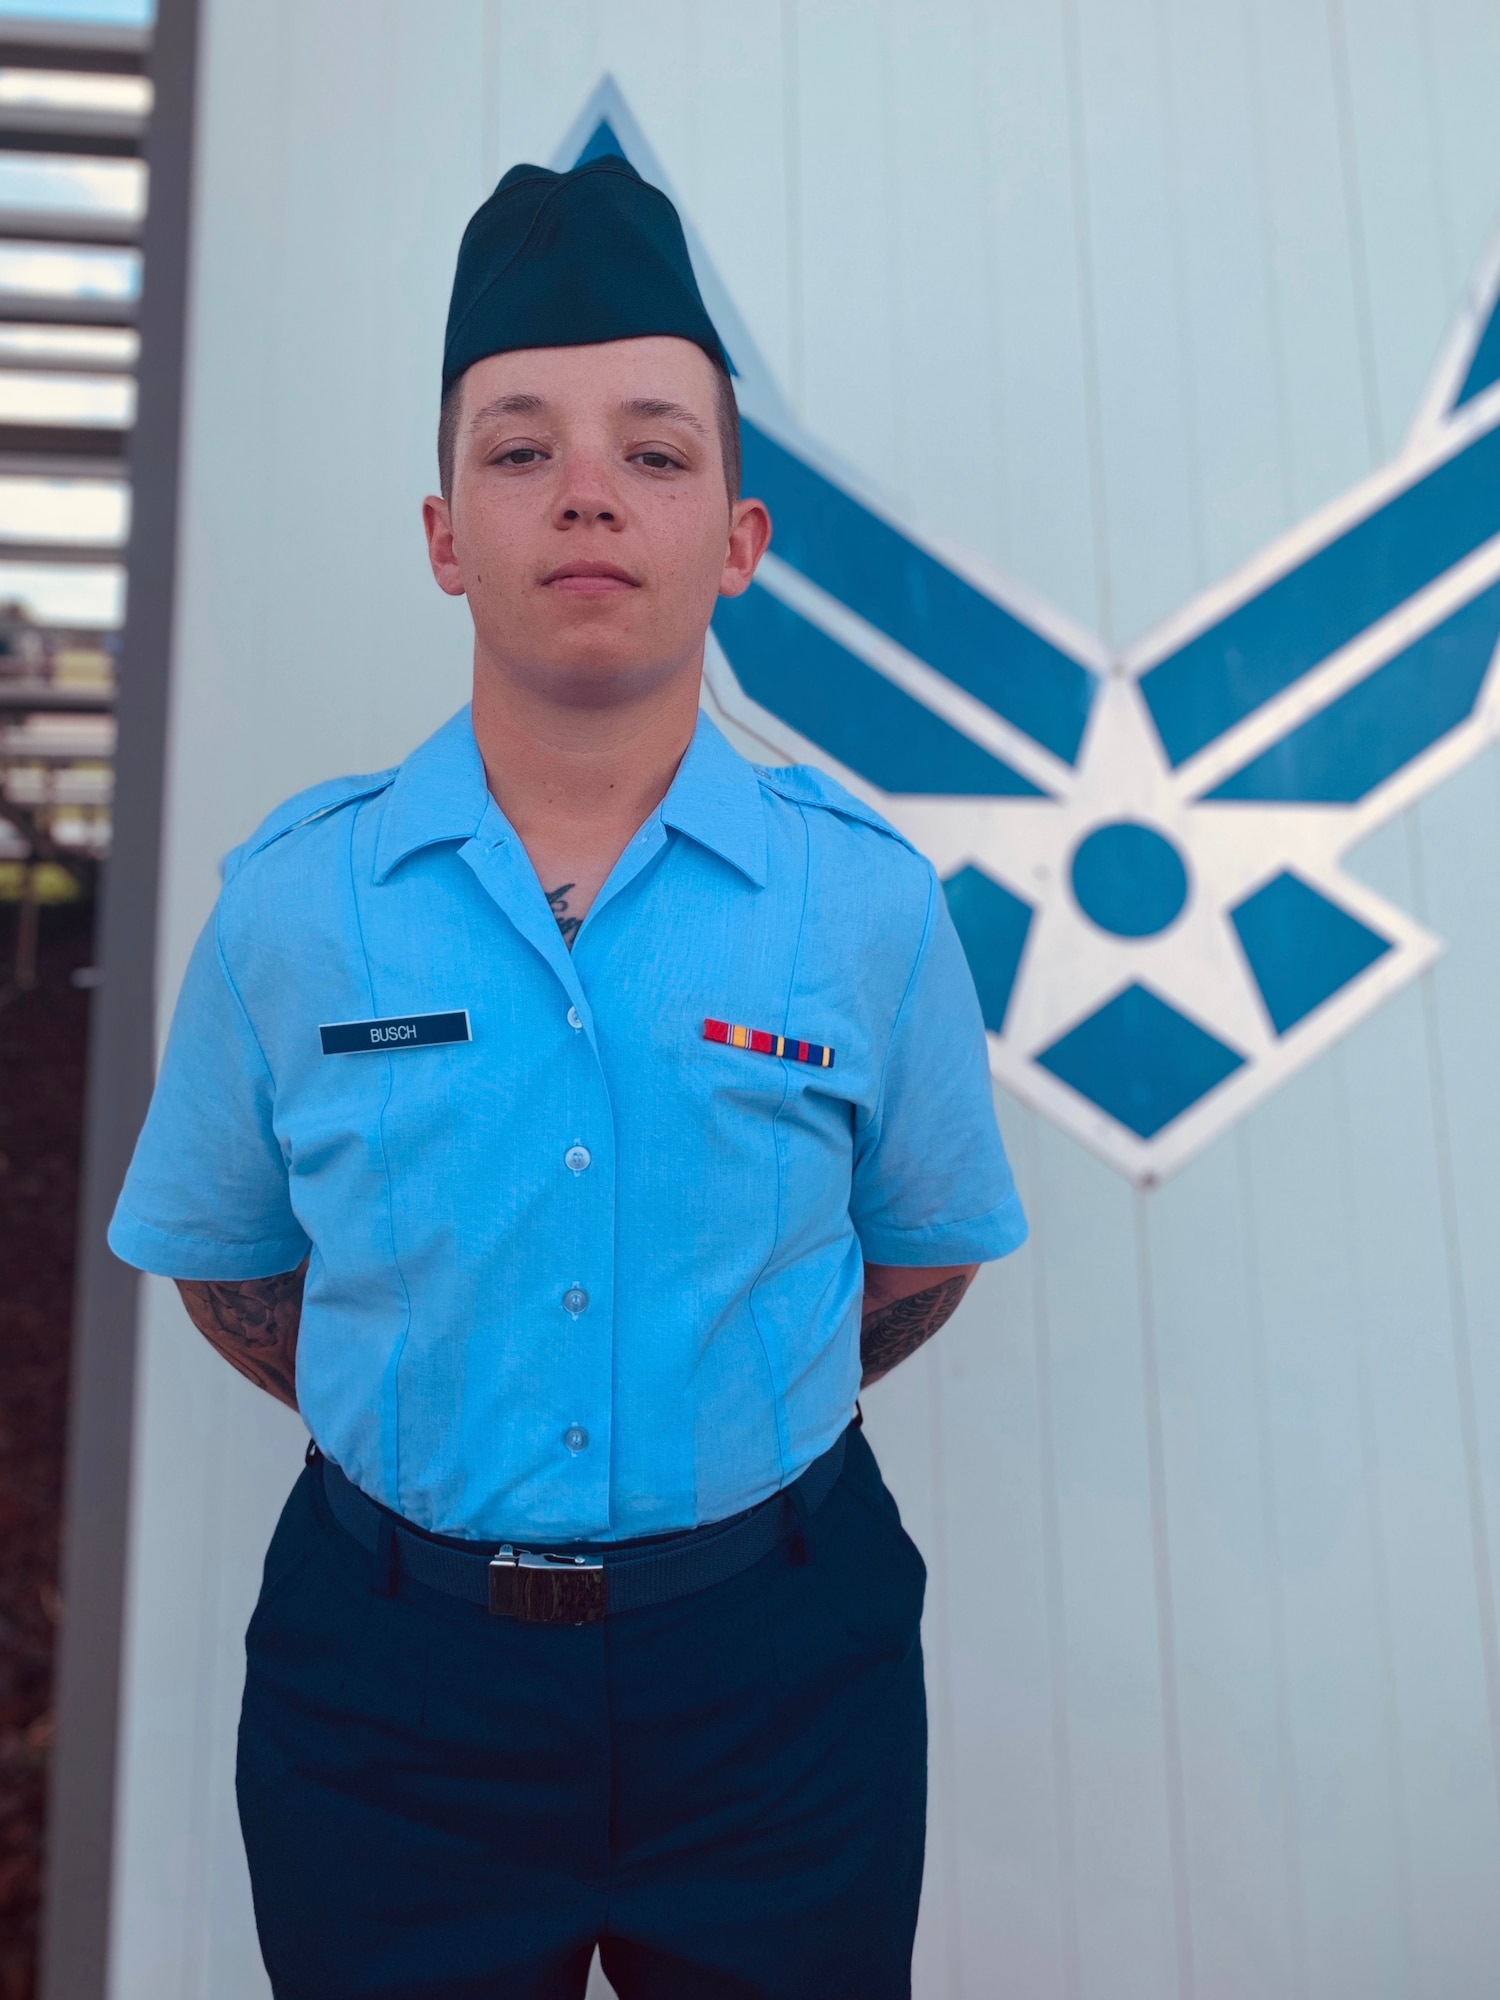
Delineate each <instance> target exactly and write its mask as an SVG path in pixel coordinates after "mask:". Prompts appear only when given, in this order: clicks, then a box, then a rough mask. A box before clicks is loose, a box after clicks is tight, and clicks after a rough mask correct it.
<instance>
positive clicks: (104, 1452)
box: [41, 0, 199, 2000]
mask: <svg viewBox="0 0 1500 2000" xmlns="http://www.w3.org/2000/svg"><path fill="white" fill-rule="evenodd" d="M198 17H199V7H198V0H160V6H159V8H158V13H157V25H156V33H155V38H154V44H153V51H152V60H151V65H150V70H151V76H152V79H153V82H154V84H155V106H154V110H153V113H152V118H151V126H150V136H149V141H148V147H147V159H148V161H149V163H150V175H151V179H150V208H149V211H148V215H147V220H146V231H145V239H144V242H145V274H144V290H143V294H142V300H141V365H140V400H139V406H138V416H137V421H136V427H135V433H134V438H133V442H132V447H131V454H130V472H131V481H132V489H133V498H132V511H131V535H130V546H129V552H128V558H127V560H128V565H129V570H128V573H129V579H130V583H129V590H130V595H129V602H128V605H127V608H126V617H125V631H124V639H123V657H122V668H121V674H120V694H119V719H120V737H119V749H118V753H117V760H116V765H115V772H116V780H115V783H116V789H115V803H114V838H113V846H112V851H111V854H110V858H109V861H108V863H107V865H106V868H105V870H104V879H103V884H102V905H101V910H100V915H99V924H100V945H99V963H100V965H101V966H102V970H103V975H104V976H103V983H102V985H101V986H100V988H99V989H98V991H97V993H96V995H95V998H94V1011H93V1022H92V1028H91V1034H90V1041H89V1083H88V1109H87V1122H86V1127H85V1134H86V1136H85V1148H84V1173H83V1201H82V1213H81V1217H80V1228H79V1240H78V1263H77V1271H78V1279H77V1304H76V1310H75V1316H74V1337H73V1364H72V1384H71V1400H70V1411H69V1423H68V1476H67V1498H66V1514H65V1536H64V1552H63V1606H64V1610H63V1625H62V1633H61V1644H60V1650H59V1655H58V1667H57V1712H58V1740H57V1750H56V1755H55V1758H54V1761H53V1766H52V1774H51V1794H50V1801H49V1817H48V1835H47V1855H48V1860H47V1904H46V1913H45V1919H44V1930H43V1970H42V1983H41V1991H42V1994H43V2000H104V1995H105V1987H106V1980H107V1978H108V1950H109V1931H110V1883H111V1874H112V1863H113V1847H114V1815H115V1783H116V1761H117V1751H118V1739H119V1719H120V1715H119V1694H120V1664H121V1641H122V1636H123V1614H124V1586H125V1558H126V1537H127V1523H128V1518H129V1500H130V1486H131V1441H132V1440H131V1430H132V1421H133V1415H134V1400H135V1349H136V1315H137V1309H138V1303H139V1289H140V1288H139V1284H138V1281H137V1278H136V1275H135V1273H134V1272H133V1271H130V1270H127V1269H126V1267H125V1266H124V1265H123V1264H120V1263H118V1262H116V1260H115V1259H114V1258H113V1257H112V1256H111V1255H110V1253H109V1250H108V1249H107V1247H106V1245H105V1241H104V1231H105V1227H106V1224H107V1223H108V1220H109V1214H110V1210H111V1208H112V1207H113V1204H114V1199H115V1194H116V1192H117V1190H118V1188H119V1185H120V1182H121V1179H122V1178H123V1176H124V1172H125V1168H126V1165H127V1163H128V1161H129V1158H130V1151H131V1148H132V1146H133V1145H134V1142H135V1136H136V1133H137V1131H138V1130H139V1127H140V1123H141V1119H142V1117H143V1116H144V1113H145V1109H146V1104H147V1101H148V1099H149V1096H150V1091H151V1079H152V1069H153V1064H154V1057H155V1016H156V992H155V985H156V979H155V973H156V945H157V902H158V885H159V878H160V870H161V824H162V786H163V779H164V768H165V757H166V735H167V716H168V695H169V685H170V676H171V659H172V631H173V613H174V603H175V591H176V565H177V514H178V476H179V460H180V454H181V440H182V401H183V382H184V365H183V364H184V356H185V346H186V314H187V299H188V260H189V253H190V241H191V223H192V178H193V152H194V110H195V95H196V77H197V56H198Z"/></svg>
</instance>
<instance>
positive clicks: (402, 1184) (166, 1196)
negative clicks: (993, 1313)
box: [109, 709, 1026, 1540]
mask: <svg viewBox="0 0 1500 2000" xmlns="http://www.w3.org/2000/svg"><path fill="white" fill-rule="evenodd" d="M460 1010H466V1011H467V1014H468V1017H469V1024H470V1029H471V1033H472V1039H471V1040H469V1041H467V1042H453V1043H446V1044H442V1045H438V1046H409V1047H398V1048H395V1049H393V1050H391V1051H390V1052H384V1051H381V1052H378V1053H364V1054H352V1055H340V1054H334V1055H325V1054H324V1053H323V1046H322V1041H321V1038H320V1034H319V1029H320V1026H321V1025H322V1024H324V1023H337V1022H359V1021H372V1020H380V1019H390V1018H393V1017H407V1016H419V1015H428V1014H438V1013H443V1012H456V1011H460ZM708 1019H713V1020H719V1021H726V1022H729V1023H731V1024H738V1025H744V1026H747V1027H749V1028H753V1029H762V1030H767V1031H769V1032H770V1033H771V1034H774V1035H785V1036H788V1037H796V1038H798V1039H800V1040H804V1041H807V1042H812V1043H817V1044H820V1045H823V1046H826V1047H829V1048H831V1049H832V1051H833V1062H832V1066H831V1067H829V1068H823V1067H820V1066H815V1065H813V1064H808V1063H799V1062H794V1061H791V1060H787V1059H785V1058H781V1057H778V1056H775V1055H764V1054H758V1053H755V1052H754V1051H752V1050H750V1049H741V1048H736V1047H733V1046H729V1045H725V1044H722V1043H716V1042H713V1041H710V1040H706V1039H705V1037H704V1032H703V1030H704V1022H705V1020H708ZM1025 1234H1026V1224H1025V1220H1024V1218H1023V1216H1022V1213H1021V1206H1020V1203H1019V1201H1018V1199H1017V1196H1016V1191H1015V1187H1014V1185H1013V1183H1012V1180H1011V1175H1010V1169H1009V1167H1008V1166H1007V1164H1006V1158H1005V1151H1004V1148H1003V1146H1002V1144H1001V1141H1000V1135H999V1132H998V1131H997V1129H996V1125H995V1114H994V1107H993V1100H992V1097H991V1092H990V1081H989V1073H988V1065H987V1062H986V1055H985V1043H984V1031H983V1027H982V1024H981V1021H980V1014H979V1007H978V1003H977V1001H976V999H975V994H974V986H973V982H972V980H971V978H970V976H969V970H968V967H967V964H966V963H965V960H964V957H963V952H962V948H961V946H960V945H959V942H958V939H957V936H956V934H955V932H954V929H953V926H952V923H951V922H950V920H949V917H948V912H947V907H946V904H945V902H944V898H943V894H942V891H941V888H940V886H939V884H938V882H937V880H936V878H935V876H934V874H933V871H932V868H931V866H930V865H929V863H928V862H927V861H925V860H924V859H923V858H922V857H921V856H920V855H918V854H917V853H916V852H915V851H914V850H913V849H912V848H911V847H910V846H909V845H908V844H907V842H906V841H904V840H903V839H902V838H901V837H900V836H899V835H898V834H896V833H895V832H894V831H893V830H892V829H891V828H890V827H889V826H887V825H886V823H885V822H884V821H883V820H881V819H880V818H879V817H878V815H876V814H875V813H873V812H872V811H871V810H870V809H869V807H867V806H865V805H863V804H861V803H860V802H859V801H858V800H856V799H854V798H852V797H850V795H849V794H848V793H846V792H845V791H843V790H842V789H841V788H840V787H839V786H838V785H836V784H834V783H833V782H832V780H830V779H828V778H826V777H824V776H822V775H821V774H819V773H818V772H816V771H812V770H807V769H802V768H797V769H792V770H762V769H759V768H758V767H755V766H752V765H750V764H748V763H746V762H745V760H744V759H743V758H741V757H740V756H738V755H737V754H736V753H735V752H734V751H733V750H732V749H731V748H730V746H729V745H728V744H727V743H726V742H725V740H724V738H723V737H722V736H721V735H720V734H719V732H718V731H717V730H716V729H715V728H714V727H713V725H712V724H711V723H710V722H708V721H707V720H706V719H703V720H700V722H699V725H698V729H697V732H696V734H695V736H694V738H693V741H692V744H691V746H690V747H689V749H688V752H687V755H686V756H685V757H684V759H683V761H682V764H681V766H680V768H679V770H678V773H677V776H676V778H675V780H674V782H673V784H672V788H671V790H670V791H669V792H668V794H667V796H666V798H665V799H664V800H663V802H662V804H661V806H660V807H659V808H658V810H657V811H656V812H654V813H653V814H652V815H651V817H650V818H649V819H648V820H647V822H646V823H645V825H644V826H643V827H642V828H641V829H640V831H639V832H638V833H637V834H636V836H635V837H634V839H633V840H632V841H631V842H630V844H629V846H628V847H627V848H626V849H625V852H624V853H623V854H622V855H621V856H620V859H619V861H618V862H617V863H616V865H615V868H614V871H613V873H612V874H611V875H610V877H609V880H608V881H607V882H606V883H605V885H604V887H603V889H602V890H601V891H600V893H599V896H598V898H597V899H596V901H595V903H594V905H593V908H592V909H591V910H590V911H589V914H588V917H587V920H586V921H585V923H584V924H583V927H582V929H581V930H580V931H579V932H578V934H577V937H576V940H575V943H574V948H573V950H572V952H571V953H570V952H569V951H568V949H567V947H566V945H565V944H564V942H563V939H562V937H561V935H560V933H559V931H558V928H557V923H556V920H555V918H554V917H553V914H552V912H551V910H550V909H549V908H548V906H547V900H546V897H545V895H544V894H543V891H542V887H541V885H540V884H539V882H538V880H537V877H536V873H535V870H534V869H533V868H532V865H531V862H530V860H529V858H528V856H527V854H526V850H525V848H524V847H523V846H522V844H521V842H520V840H519V839H518V838H517V836H516V834H515V832H514V830H513V829H512V828H511V826H510V825H509V823H508V822H507V820H506V819H505V817H504V815H503V814H502V813H501V811H500V809H499V807H498V806H497V805H496V804H495V802H494V800H493V799H492V798H491V796H490V794H489V791H488V789H487V787H486V783H485V775H484V767H483V765H482V763H481V762H480V758H479V753H478V750H477V748H476V746H475V742H474V735H473V730H472V728H471V725H470V721H469V714H468V711H467V709H465V710H463V711H462V712H461V713H460V714H458V715H457V716H455V717H454V718H453V720H452V721H451V722H450V723H448V724H447V725H446V727H445V728H443V729H441V730H439V732H438V733H437V735H436V736H434V737H432V738H431V739H430V740H429V741H428V742H427V743H425V744H423V745H422V747H421V748H420V749H419V750H417V751H415V752H414V753H413V755H412V756H410V757H409V758H408V759H407V760H406V762H405V763H404V764H402V765H400V766H399V767H398V768H397V769H396V770H395V771H392V772H384V773H381V774H380V775H378V776H376V777H371V778H347V779H342V780H338V781H335V782H334V783H332V784H329V785H323V786H319V787H317V788H315V789H314V790H313V791H312V792H309V793H304V794H303V795H302V796H301V797H300V798H297V799H294V800H292V801H291V802H290V803H289V804H288V805H286V806H283V807H282V808H281V809H280V810H279V811H278V812H276V813H273V814H272V816H271V817H270V819H268V820H267V821H266V823H265V824H264V825H263V826H262V827H261V829H260V830H259V832H258V833H257V834H256V835H255V836H254V837H253V838H252V839H251V840H249V841H248V842H247V843H246V844H245V845H244V846H243V847H241V848H239V849H237V850H236V851H235V852H234V853H233V854H232V855H231V856H230V857H229V860H228V862H227V863H226V865H225V876H224V888H223V893H222V895H221V896H220V898H219V903H218V907H217V909H216V910H215V912H214V915H213V917H212V918H211V919H210V921H209V923H208V925H207V927H206V929H205V930H204V933H203V935H202V937H201V938H200V939H199V941H198V944H197V947H196V949H195V951H194V953H193V957H192V960H191V962H190V964H189V966H188V970H187V975H186V978H185V979H184V981H183V986H182V993H181V996H180V998H179V1000H178V1003H177V1011H176V1015H175V1018H174V1020H173V1023H172V1031H171V1035H170V1038H169V1040H168V1044H167V1051H166V1056H165V1060H164V1062H163V1066H162V1071H161V1076H160V1078H159V1079H158V1082H157V1086H156V1094H155V1097H154V1098H153V1100H152V1104H151V1110H150V1115H149V1116H148V1118H147V1120H146V1125H145V1129H144V1130H143V1132H142V1134H141V1137H140V1141H139V1143H138V1145H137V1147H136V1153H135V1158H134V1161H133V1162H132V1165H131V1168H130V1173H129V1176H128V1178H127V1180H126V1183H125V1188H124V1192H123V1193H122V1195H121V1197H120V1203H119V1207H118V1208H117V1210H116V1212H115V1217H114V1221H113V1224H112V1225H111V1228H110V1235H109V1240H110V1244H111V1246H112V1248H113V1249H114V1251H115V1253H116V1254H117V1255H118V1256H120V1257H122V1258H123V1259H125V1261H126V1262H128V1263H131V1264H135V1265H138V1266H139V1267H140V1268H141V1269H143V1270H147V1271H157V1272H161V1273H163V1274H165V1275H167V1276H169V1277H177V1278H200V1279H209V1278H221V1279H233V1278H253V1277H267V1276H270V1275H271V1274H273V1273H275V1272H280V1271H289V1270H292V1269H294V1268H295V1266H296V1265H298V1264H299V1263H300V1262H301V1261H302V1259H303V1258H304V1257H308V1256H310V1258H311V1262H310V1265H309V1268H308V1274H307V1287H306V1294H305V1300H304V1304H303V1309H302V1328H301V1334H300V1337H299V1340H298V1347H297V1395H298V1400H299V1403H300V1405H301V1409H302V1413H303V1416H304V1417H305V1419H306V1421H307V1424H308V1426H309V1428H310V1429H311V1431H312V1433H313V1435H314V1437H315V1438H316V1439H317V1441H318V1443H319V1445H320V1446H321V1447H322V1449H323V1450H324V1451H325V1452H326V1453H327V1454H328V1455H329V1457H331V1458H333V1459H334V1460H335V1461H336V1462H337V1463H338V1464H339V1465H341V1466H342V1467H343V1468H344V1470H345V1471H346V1472H347V1473H348V1474H349V1476H350V1478H351V1479H353V1480H354V1481H355V1482H356V1484H357V1485H359V1486H361V1487H363V1489H364V1490H365V1492H367V1493H369V1494H370V1495H372V1496H373V1497H374V1498H375V1499H377V1500H379V1501H382V1502H384V1503H385V1505H387V1506H389V1507H392V1508H394V1509H396V1510H397V1511H398V1512H399V1513H401V1514H403V1515H405V1516H406V1518H407V1519H408V1520H410V1521H414V1522H416V1523H417V1524H418V1525H419V1526H421V1527H424V1528H428V1529H433V1530H437V1531H439V1532H442V1533H447V1534H456V1535H468V1536H474V1537H484V1538H491V1539H496V1540H499V1539H512V1540H514V1539H515V1538H517V1537H518V1536H522V1535H525V1536H531V1537H540V1536H543V1535H545V1536H547V1537H549V1538H551V1539H554V1540H565V1539H576V1540H583V1539H599V1540H604V1539H609V1538H611V1537H623V1536H631V1535H643V1534H653V1533H656V1532H659V1531H666V1530H670V1529H679V1528H685V1527H692V1526H696V1525H698V1524H700V1523H703V1522H706V1521H713V1520H718V1519H722V1518H723V1517H724V1516H726V1515H729V1514H732V1513H735V1512H737V1511H738V1510H739V1509H740V1508H743V1507H748V1506H751V1505H753V1504H754V1503H755V1502H756V1501H759V1500H762V1499H764V1498H765V1497H766V1496H767V1495H768V1494H771V1493H774V1492H775V1491H776V1490H777V1489H778V1488H779V1487H781V1486H783V1485H785V1484H786V1483H787V1482H788V1481H789V1480H792V1479H794V1478H795V1477H796V1476H797V1474H798V1473H799V1472H800V1471H801V1470H802V1469H803V1467H804V1466H806V1465H807V1464H808V1463H809V1462H810V1461H811V1460H812V1459H814V1458H816V1457H817V1456H818V1454H819V1453H820V1452H823V1451H825V1450H826V1449H827V1448H828V1446H829V1445H831V1444H832V1443H833V1441H834V1439H835V1438H836V1437H837V1436H838V1435H839V1433H840V1431H841V1430H842V1429H843V1428H844V1426H845V1425H846V1424H847V1423H848V1422H849V1419H850V1416H851V1414H852V1412H853V1408H854V1397H855V1393H856V1390H857V1389H858V1386H859V1376H860V1363H859V1324H860V1292H861V1283H862V1264H861V1260H862V1258H863V1259H867V1260H868V1261H869V1262H871V1263H876V1264H905V1265H935V1264H965V1263H975V1262H980V1261H983V1260H985V1259H988V1258H993V1257H999V1256H1002V1255H1004V1254H1005V1253H1006V1252H1007V1251H1009V1250H1013V1249H1015V1248H1016V1246H1017V1245H1018V1244H1019V1243H1021V1242H1022V1240H1023V1239H1024V1237H1025ZM585 1295H586V1296H585Z"/></svg>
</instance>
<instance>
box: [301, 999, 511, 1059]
mask: <svg viewBox="0 0 1500 2000" xmlns="http://www.w3.org/2000/svg"><path fill="white" fill-rule="evenodd" d="M318 1033H319V1035H320V1036H321V1037H322V1040H323V1053H324V1055H325V1056H367V1055H378V1054H380V1053H381V1052H382V1051H383V1050H390V1049H433V1048H438V1047H440V1046H441V1045H442V1044H443V1043H444V1042H468V1041H472V1040H473V1037H472V1036H471V1035H470V1033H469V1012H468V1009H467V1008H463V1009H461V1010H460V1011H459V1012H458V1013H456V1014H393V1015H392V1016H391V1017H390V1019H389V1020H386V1021H328V1022H325V1023H324V1024H323V1026H321V1027H320V1028H319V1029H318Z"/></svg>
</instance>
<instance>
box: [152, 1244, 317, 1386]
mask: <svg viewBox="0 0 1500 2000" xmlns="http://www.w3.org/2000/svg"><path fill="white" fill-rule="evenodd" d="M306 1276H307V1265H306V1263H305V1262H303V1263H301V1264H299V1265H298V1266H297V1268H296V1270H295V1271H285V1272H283V1273H282V1275H281V1276H280V1277H278V1278H241V1279H239V1280H238V1281H236V1282H233V1283H230V1282H223V1281H219V1282H215V1281H213V1280H209V1281H206V1282H200V1281H199V1280H198V1279H194V1278H179V1279H178V1280H177V1289H178V1291H179V1292H180V1293H181V1294H182V1303H183V1304H184V1305H185V1306H186V1307H187V1314H188V1318H189V1319H190V1320H191V1321H192V1322H193V1325H194V1326H195V1327H197V1329H198V1331H199V1332H200V1333H201V1334H202V1335H203V1337H204V1339H205V1340H206V1341H207V1342H208V1344H209V1346H210V1347H212V1348H214V1349H216V1351H217V1352H218V1353H220V1354H222V1355H223V1357H224V1359H225V1360H226V1361H227V1362H228V1363H229V1365H230V1367H231V1368H237V1369H238V1370H239V1371H240V1373H241V1374H242V1375H243V1376H245V1377H246V1379H247V1380H248V1381H251V1382H253V1383H254V1384H255V1386H256V1388H257V1389H264V1390H265V1392H266V1394H267V1395H268V1396H274V1397H275V1398H276V1400H277V1402H278V1403H285V1404H287V1406H288V1407H289V1408H291V1409H293V1410H295V1409H296V1407H297V1329H298V1327H299V1326H300V1325H301V1323H302V1283H303V1280H304V1279H305V1278H306Z"/></svg>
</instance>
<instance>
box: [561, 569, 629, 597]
mask: <svg viewBox="0 0 1500 2000" xmlns="http://www.w3.org/2000/svg"><path fill="white" fill-rule="evenodd" d="M542 588H543V589H544V590H555V591H558V592H560V593H561V594H562V595H563V596H566V597H612V596H617V595H619V593H620V592H622V591H626V590H639V589H640V585H639V583H638V582H637V581H636V579H635V578H634V577H633V576H632V575H631V574H630V572H629V570H627V569H621V568H620V567H619V565H618V564H617V563H606V562H567V563H559V564H558V566H557V568H556V569H551V570H548V572H547V574H546V575H545V576H544V577H543V578H542Z"/></svg>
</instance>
